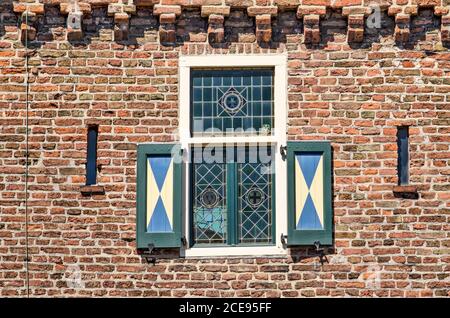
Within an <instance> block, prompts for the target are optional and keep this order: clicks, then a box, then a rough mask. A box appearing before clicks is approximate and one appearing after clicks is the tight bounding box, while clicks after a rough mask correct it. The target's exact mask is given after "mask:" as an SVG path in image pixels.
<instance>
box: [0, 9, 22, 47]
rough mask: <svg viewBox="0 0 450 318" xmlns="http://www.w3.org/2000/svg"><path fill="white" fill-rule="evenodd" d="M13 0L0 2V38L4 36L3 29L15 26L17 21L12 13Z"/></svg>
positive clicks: (4, 30)
mask: <svg viewBox="0 0 450 318" xmlns="http://www.w3.org/2000/svg"><path fill="white" fill-rule="evenodd" d="M12 3H13V0H4V1H1V2H0V38H3V37H4V36H5V34H6V29H5V27H7V26H17V25H18V23H19V19H18V18H17V16H16V14H15V13H14V12H13V5H12Z"/></svg>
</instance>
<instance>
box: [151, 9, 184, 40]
mask: <svg viewBox="0 0 450 318" xmlns="http://www.w3.org/2000/svg"><path fill="white" fill-rule="evenodd" d="M153 14H154V15H159V41H160V42H161V43H175V42H176V40H177V34H176V28H175V22H176V20H177V16H179V15H181V6H180V5H161V4H156V5H155V6H154V7H153Z"/></svg>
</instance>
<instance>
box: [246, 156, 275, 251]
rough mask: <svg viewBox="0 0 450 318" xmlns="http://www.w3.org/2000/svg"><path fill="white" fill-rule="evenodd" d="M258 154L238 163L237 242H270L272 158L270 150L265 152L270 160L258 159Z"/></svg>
mask: <svg viewBox="0 0 450 318" xmlns="http://www.w3.org/2000/svg"><path fill="white" fill-rule="evenodd" d="M268 149H270V148H268ZM250 151H252V148H250ZM260 157H261V156H258V159H257V160H254V161H253V162H252V160H246V162H244V163H238V191H239V195H238V235H239V242H240V243H259V242H266V243H269V242H271V240H272V203H273V202H272V189H273V186H272V179H273V171H272V170H273V166H272V163H273V160H272V157H271V153H270V151H268V153H267V157H268V158H269V159H270V160H261V158H260ZM264 161H266V162H264Z"/></svg>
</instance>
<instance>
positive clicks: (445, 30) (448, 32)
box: [441, 14, 450, 43]
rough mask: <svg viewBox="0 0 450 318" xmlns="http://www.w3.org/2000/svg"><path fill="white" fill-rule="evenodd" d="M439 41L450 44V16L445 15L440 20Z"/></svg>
mask: <svg viewBox="0 0 450 318" xmlns="http://www.w3.org/2000/svg"><path fill="white" fill-rule="evenodd" d="M441 41H442V42H444V43H449V42H450V14H446V15H444V16H442V18H441Z"/></svg>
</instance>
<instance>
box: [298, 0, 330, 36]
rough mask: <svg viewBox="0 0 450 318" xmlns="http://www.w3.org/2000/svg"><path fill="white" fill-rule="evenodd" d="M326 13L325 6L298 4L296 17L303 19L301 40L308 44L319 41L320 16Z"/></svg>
mask: <svg viewBox="0 0 450 318" xmlns="http://www.w3.org/2000/svg"><path fill="white" fill-rule="evenodd" d="M326 13H327V8H326V7H325V6H299V7H298V8H297V18H299V19H303V41H304V43H308V44H317V43H320V18H321V17H324V16H325V15H326Z"/></svg>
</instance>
